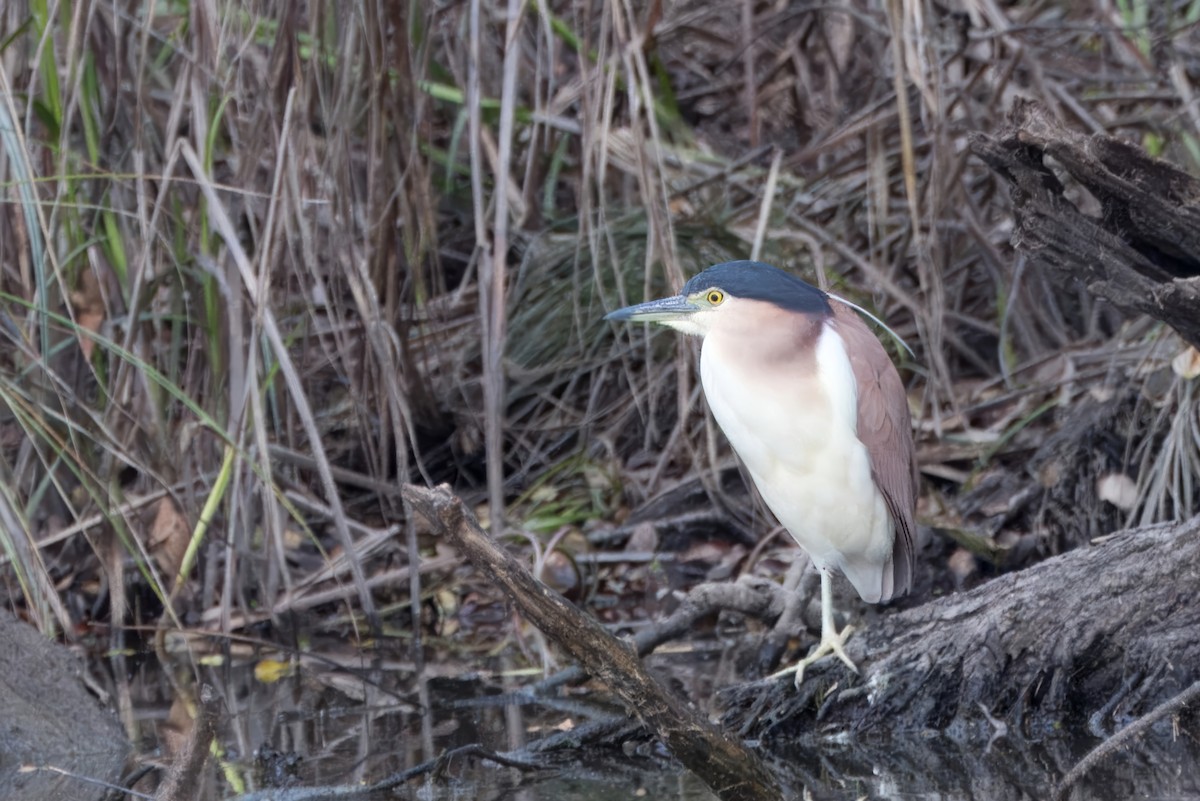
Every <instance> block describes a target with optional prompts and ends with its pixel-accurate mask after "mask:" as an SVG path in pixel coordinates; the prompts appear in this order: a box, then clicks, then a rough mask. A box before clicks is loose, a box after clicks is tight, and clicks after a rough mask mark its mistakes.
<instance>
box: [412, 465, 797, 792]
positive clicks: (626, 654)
mask: <svg viewBox="0 0 1200 801" xmlns="http://www.w3.org/2000/svg"><path fill="white" fill-rule="evenodd" d="M402 494H403V496H404V500H405V502H406V503H407V504H408V505H409V506H410V507H411V509H412V510H414V511H416V512H417V513H418V514H420V515H421V516H422V517H424V518H426V519H427V520H428V521H429V522H430V523H431V524H432V525H433V527H434V530H435V531H437V532H438V533H439V534H440V535H441V536H443V537H446V538H447V539H449V540H450V541H451V542H452V543H453V544H454V545H455V547H457V548H458V549H459V550H460V551H461V552H462V554H463V556H465V557H466V558H467V559H468V560H470V562H471V563H472V564H473V565H475V567H476V568H477V569H479V570H480V571H481V572H483V573H485V574H486V575H488V576H491V577H492V579H493V580H494V581H495V582H496V583H497V584H498V585H499V586H500V587H502V588H503V589H504V591H505V592H507V593H508V595H509V597H511V598H512V599H513V601H514V602H515V603H516V605H517V607H518V608H519V609H520V610H521V613H522V614H523V615H525V617H526V618H528V619H529V621H530V622H531V623H533V624H534V625H535V626H537V627H538V628H539V629H541V631H542V632H543V633H544V634H546V636H547V637H549V638H550V639H551V640H553V641H554V642H555V643H556V644H557V645H558V646H559V647H561V648H562V649H563V650H565V651H566V652H567V653H568V654H570V655H571V657H572V658H573V659H575V660H576V661H577V662H579V664H580V665H582V666H584V667H585V669H586V670H587V671H588V672H589V673H591V674H592V675H593V676H595V677H596V678H598V679H600V680H601V681H603V682H604V683H605V684H607V685H608V686H609V688H610V689H612V691H613V692H614V693H616V694H617V695H618V696H619V697H620V698H621V700H622V701H624V702H625V704H626V707H627V708H628V710H629V711H630V712H631V713H632V714H634V715H636V716H637V717H638V718H640V719H641V720H642V721H643V722H644V723H645V724H646V725H647V726H648V727H649V728H650V729H651V730H653V731H654V732H655V733H656V734H657V735H658V736H659V737H660V738H662V740H663V742H664V743H665V744H666V746H667V748H668V749H669V750H670V752H671V754H672V755H673V756H674V757H675V758H676V759H678V760H679V762H680V763H681V764H683V765H684V766H685V767H686V768H688V769H689V770H691V771H692V772H694V773H695V774H696V775H697V776H698V777H700V779H701V780H703V781H704V783H705V784H707V785H708V786H709V787H710V788H711V789H712V790H713V792H715V793H716V794H717V795H718V796H719V797H721V798H722V799H730V800H731V801H766V799H771V800H772V801H774V800H775V799H778V798H780V797H781V795H782V794H781V791H780V789H779V785H778V783H777V782H776V780H775V778H774V776H773V775H772V774H771V773H770V772H769V771H768V770H767V768H766V767H765V766H764V765H763V764H762V762H761V761H760V760H759V758H758V757H757V755H755V754H754V753H753V752H752V751H750V750H749V749H747V748H746V747H745V746H744V745H743V744H742V743H741V742H740V741H737V740H733V739H731V738H729V737H726V736H725V735H723V734H722V733H721V732H720V731H719V730H718V729H717V728H716V727H714V726H713V725H712V724H711V723H710V722H709V721H708V720H707V719H706V718H705V717H704V716H703V715H701V714H700V713H699V712H698V711H696V710H695V709H693V708H691V707H689V706H688V705H687V704H685V703H684V702H683V701H681V700H680V699H679V698H676V697H675V696H674V695H672V694H671V693H669V692H668V691H667V690H666V688H664V687H663V686H662V685H661V684H660V683H659V682H658V681H657V680H656V679H655V678H654V677H653V676H651V675H650V674H649V673H648V672H647V671H646V670H645V669H644V668H643V667H642V665H641V663H640V662H639V661H638V658H637V654H636V653H635V652H634V649H633V648H632V647H631V646H630V645H629V644H628V643H627V642H623V641H621V640H618V639H616V638H615V637H613V636H612V635H611V634H609V633H608V632H607V631H605V630H604V628H603V627H602V626H601V625H600V624H599V623H597V622H596V621H595V620H594V619H592V618H590V617H588V616H587V615H585V614H583V613H582V612H581V611H579V609H577V608H576V607H575V606H573V605H572V604H571V603H570V602H568V601H567V600H566V599H565V598H563V597H562V596H561V595H559V594H558V593H556V592H554V591H553V590H551V589H550V588H548V587H546V586H545V585H544V584H542V583H540V582H539V581H537V580H536V579H535V578H534V577H533V576H532V575H531V574H530V573H529V571H528V570H527V569H526V568H525V567H524V565H522V564H521V563H520V562H518V561H517V560H516V559H515V558H513V557H512V556H511V555H509V553H508V552H507V551H505V550H503V549H502V548H501V547H500V546H498V545H497V544H496V543H495V542H494V541H493V540H492V539H491V538H490V537H489V536H488V535H487V534H486V533H485V532H484V531H483V530H482V529H481V528H480V527H479V524H478V523H477V522H476V521H475V519H474V518H473V517H472V516H471V515H470V514H469V513H468V512H467V510H466V508H465V507H464V505H463V503H462V501H461V500H460V499H458V498H457V497H455V496H454V494H453V493H452V492H451V491H450V489H449V488H448V487H446V486H444V485H443V486H439V487H437V488H436V489H427V488H424V487H417V486H414V485H411V484H410V485H407V486H405V487H404V490H403V493H402Z"/></svg>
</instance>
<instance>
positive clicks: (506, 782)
mask: <svg viewBox="0 0 1200 801" xmlns="http://www.w3.org/2000/svg"><path fill="white" fill-rule="evenodd" d="M679 659H683V658H682V657H680V658H679ZM724 659H725V657H724V656H721V655H718V654H716V653H715V652H714V653H713V654H712V655H711V656H709V657H703V658H699V659H698V658H697V657H696V655H695V654H692V655H690V656H689V657H687V658H686V660H684V661H686V662H687V664H673V663H674V662H675V661H677V658H675V657H656V659H655V661H656V663H658V664H659V667H660V668H661V669H663V673H664V674H669V675H670V676H671V677H672V679H673V680H678V681H681V683H682V684H683V685H684V686H683V687H682V689H683V691H685V692H688V693H693V691H695V690H696V689H697V688H696V687H694V686H693V687H689V686H687V685H688V683H689V682H688V681H687V678H686V677H687V676H688V675H689V674H694V675H695V676H697V678H698V679H699V680H698V682H697V684H698V685H706V684H707V683H708V681H705V680H703V679H701V678H700V677H703V676H707V679H708V680H709V681H711V678H712V676H713V673H714V672H715V671H718V670H719V665H720V664H723V661H722V660H724ZM493 664H494V666H495V668H496V670H495V672H494V673H492V674H488V675H473V674H472V675H468V674H460V675H454V674H452V673H451V672H449V671H446V670H445V669H444V668H441V669H439V668H437V667H436V666H432V667H431V672H429V673H427V679H428V680H427V682H426V687H425V691H426V692H427V693H428V696H427V697H428V699H429V700H428V705H427V707H426V706H423V705H422V704H421V703H420V700H421V693H420V692H418V687H417V684H416V682H414V681H413V679H412V672H411V671H410V670H406V669H405V668H406V666H405V665H403V664H401V663H389V662H387V661H386V660H375V661H374V662H373V663H367V664H362V663H356V664H349V663H342V664H335V663H332V662H331V660H323V661H320V662H316V661H304V660H301V661H299V662H297V664H296V665H295V666H294V668H293V669H292V670H290V671H287V672H286V675H283V677H282V678H280V679H278V680H276V681H270V682H264V681H262V680H261V676H262V674H261V671H260V673H259V678H256V675H255V669H254V664H253V663H251V662H246V663H244V664H234V665H231V666H228V667H224V668H222V669H204V674H205V681H208V682H210V683H212V684H214V686H216V687H217V688H218V690H219V692H220V693H221V694H222V697H223V698H224V699H225V701H226V707H227V717H226V719H225V720H224V725H223V728H222V730H221V735H220V737H221V743H222V746H223V748H224V754H223V757H222V759H221V761H220V763H219V764H217V765H213V766H211V775H210V776H209V777H208V781H206V782H205V783H204V785H205V786H204V787H203V788H198V789H199V791H200V792H198V795H197V798H205V799H219V798H229V797H233V796H236V795H237V794H238V792H253V791H256V790H262V789H263V788H267V787H284V788H286V787H310V788H311V787H321V786H324V787H332V786H339V787H346V786H351V785H353V786H358V787H363V786H366V785H370V784H372V783H375V782H378V781H380V780H382V779H384V778H385V777H389V776H397V775H400V774H402V773H403V772H405V771H410V770H411V769H412V768H413V767H414V766H416V765H420V764H422V763H425V762H427V761H429V760H432V759H435V758H437V757H438V756H439V755H443V754H446V753H447V752H452V751H453V750H454V749H458V748H463V747H466V746H473V745H478V746H481V747H482V749H484V750H485V751H494V752H498V753H508V754H510V755H511V754H516V755H520V757H521V758H522V759H529V760H536V761H538V762H539V763H540V764H542V765H544V766H545V769H543V770H537V771H527V770H520V769H517V768H513V767H505V766H499V765H496V764H494V763H493V762H491V761H488V760H486V759H480V758H479V757H478V755H477V754H467V755H463V756H456V757H454V758H452V759H450V760H448V761H447V762H446V763H445V764H443V765H440V766H439V770H438V776H437V778H436V779H434V778H431V776H430V775H429V773H428V772H426V773H424V774H423V775H421V776H419V777H415V778H412V779H409V780H407V781H404V782H402V783H400V784H399V785H398V786H396V787H395V788H394V789H392V790H390V791H388V792H386V793H378V794H375V797H377V798H396V797H408V798H414V799H417V798H420V799H451V798H471V799H521V801H550V800H551V799H553V801H599V800H600V799H609V798H612V799H616V798H620V799H629V798H649V799H678V800H679V801H685V800H686V801H699V800H700V799H712V798H714V796H713V795H712V794H711V793H709V791H708V790H707V789H706V788H705V787H704V786H703V785H702V784H700V783H699V782H698V781H697V780H696V779H695V778H694V777H692V776H691V775H690V774H687V773H685V772H683V771H681V770H679V769H678V768H677V767H676V766H675V765H674V763H673V762H672V761H671V760H670V759H669V757H668V756H667V755H666V754H664V753H663V752H662V750H661V748H660V747H659V746H658V745H657V744H656V742H655V741H654V740H653V738H650V737H649V736H647V735H646V733H645V732H643V731H641V730H640V729H639V728H638V727H637V725H636V723H635V722H633V721H630V720H629V719H628V718H627V716H626V715H625V714H624V712H623V711H622V710H621V709H620V708H619V706H617V705H616V704H615V703H614V702H612V701H611V700H610V699H608V698H606V697H605V696H604V694H603V693H602V692H601V691H598V690H594V691H590V692H583V691H580V690H570V691H566V692H564V693H563V694H562V695H560V696H558V697H555V698H542V699H533V698H530V697H527V696H525V695H523V688H525V687H527V686H528V685H529V684H530V683H532V680H533V679H532V677H530V676H529V675H526V674H524V673H518V672H517V671H514V670H512V666H511V665H509V664H507V663H505V662H504V661H502V660H494V661H493ZM439 670H440V672H439ZM149 675H151V674H148V677H147V683H146V684H143V685H142V686H141V689H142V694H141V697H140V698H139V699H138V701H137V706H138V709H139V715H140V717H141V719H142V720H143V721H145V722H146V723H147V725H148V731H147V733H150V730H156V727H157V728H161V724H163V723H164V722H165V720H166V718H167V711H166V710H168V708H169V707H170V706H171V704H172V700H173V699H172V698H171V696H170V693H169V692H167V691H166V688H165V687H163V686H161V684H160V685H159V686H158V687H157V689H154V688H153V687H152V686H151V683H152V682H153V681H154V680H153V679H151V678H149ZM153 675H159V676H161V674H158V673H153ZM681 677H682V678H681ZM158 681H159V682H161V678H159V679H158ZM691 697H698V698H703V697H704V696H703V695H702V694H692V695H691ZM426 709H427V710H428V714H426ZM598 731H603V736H599V735H593V734H592V732H598ZM1196 734H1197V726H1196V719H1195V716H1194V715H1191V716H1188V717H1187V718H1186V719H1183V720H1176V721H1170V720H1168V721H1164V722H1163V724H1162V725H1161V726H1159V727H1158V728H1156V729H1154V730H1153V731H1152V733H1151V735H1150V736H1149V737H1148V738H1146V739H1144V740H1142V741H1140V742H1138V743H1137V745H1136V751H1133V752H1123V753H1119V754H1117V755H1116V756H1115V757H1114V758H1113V759H1112V760H1110V761H1109V762H1108V763H1107V764H1105V765H1102V766H1101V767H1099V768H1097V769H1096V770H1095V771H1094V772H1093V773H1092V774H1091V775H1090V776H1089V777H1088V778H1087V779H1085V780H1084V781H1083V782H1082V783H1081V784H1080V785H1079V786H1078V787H1077V788H1075V789H1074V790H1073V791H1072V793H1071V795H1069V796H1068V797H1069V798H1071V799H1074V801H1085V799H1104V801H1109V800H1110V799H1118V798H1149V799H1164V800H1165V799H1179V798H1200V772H1198V771H1197V766H1198V765H1200V744H1198V738H1197V737H1196ZM157 736H158V737H160V738H161V736H162V733H161V731H159V732H158V734H157ZM580 739H583V740H586V741H587V742H588V743H592V742H594V741H595V740H596V739H599V740H602V741H603V742H604V743H605V745H603V746H600V747H597V746H594V745H590V744H589V745H588V746H586V747H584V748H580V747H579V740H580ZM145 742H146V743H147V744H149V742H150V741H148V740H147V741H145ZM1097 742H1098V741H1097V740H1096V739H1094V738H1092V737H1090V736H1075V737H1071V736H1066V735H1065V734H1062V735H1058V736H1054V737H1047V738H1043V739H1041V740H1039V741H1036V742H1030V741H1027V740H1024V739H1022V738H1020V737H1017V736H1015V735H1013V734H1011V733H1007V734H1004V735H1003V736H1000V737H998V738H995V739H993V741H992V742H990V743H989V742H988V741H987V737H986V736H985V737H984V738H983V739H978V738H976V737H970V738H967V739H966V740H962V741H959V740H955V739H954V738H952V737H949V736H947V735H944V734H937V735H933V734H925V733H914V734H911V735H907V736H904V737H890V738H884V737H879V736H869V737H860V738H856V739H855V738H848V737H833V738H824V739H821V740H811V741H809V740H794V741H780V740H777V741H772V742H767V743H763V744H761V747H762V748H763V750H764V752H765V753H766V754H768V757H769V760H770V762H771V764H772V767H773V768H774V769H775V770H776V771H777V772H778V774H779V775H780V776H781V777H783V781H784V782H785V784H786V786H788V787H789V788H790V791H791V794H792V795H793V796H794V797H796V798H813V799H830V800H833V799H837V801H843V800H844V801H853V800H856V799H860V798H864V797H866V798H903V799H913V798H938V799H964V800H971V799H978V801H1009V800H1010V799H1011V800H1012V801H1024V799H1043V798H1048V797H1050V795H1051V792H1052V790H1053V787H1054V784H1055V782H1057V781H1058V780H1059V779H1060V778H1061V777H1062V776H1063V775H1064V774H1065V773H1066V772H1067V771H1068V770H1070V768H1071V767H1073V766H1074V765H1075V764H1076V763H1077V762H1078V760H1079V759H1080V758H1081V757H1082V756H1083V755H1084V754H1085V753H1086V752H1087V751H1088V750H1089V749H1091V748H1092V747H1094V746H1095V744H1096V743H1097ZM541 744H551V745H553V746H554V747H553V748H551V749H550V750H544V751H539V750H537V748H538V746H539V745H541ZM360 797H361V796H360Z"/></svg>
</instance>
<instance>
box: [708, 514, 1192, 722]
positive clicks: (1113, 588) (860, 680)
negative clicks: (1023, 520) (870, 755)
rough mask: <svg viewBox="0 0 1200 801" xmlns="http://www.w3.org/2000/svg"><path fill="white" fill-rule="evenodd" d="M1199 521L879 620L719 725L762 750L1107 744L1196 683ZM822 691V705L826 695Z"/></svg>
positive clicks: (1127, 538)
mask: <svg viewBox="0 0 1200 801" xmlns="http://www.w3.org/2000/svg"><path fill="white" fill-rule="evenodd" d="M1197 598H1200V518H1196V519H1194V520H1191V521H1190V522H1188V523H1185V524H1181V525H1165V526H1155V527H1149V528H1145V529H1138V530H1133V531H1126V532H1122V533H1120V534H1115V535H1112V536H1111V537H1110V538H1107V539H1105V540H1104V541H1103V542H1102V543H1098V544H1095V545H1093V546H1090V547H1084V548H1079V549H1076V550H1074V551H1071V552H1069V553H1066V554H1063V555H1061V556H1058V557H1055V558H1053V559H1049V560H1047V561H1045V562H1042V563H1041V564H1038V565H1035V566H1034V567H1031V568H1028V569H1026V570H1022V571H1020V572H1017V573H1012V574H1009V575H1005V576H1001V577H999V578H997V579H995V580H993V581H990V582H988V583H987V584H984V585H982V586H980V587H978V588H976V589H974V590H972V591H970V592H966V593H961V594H956V595H950V596H946V597H943V598H937V599H934V600H931V601H929V602H928V603H926V604H923V605H922V606H919V607H916V608H913V609H909V610H906V611H903V612H898V613H895V614H890V615H884V616H882V617H881V618H880V619H879V620H878V622H876V623H875V624H873V625H872V626H871V627H870V628H868V629H867V630H866V631H865V632H864V633H862V634H859V635H857V636H855V637H854V638H852V639H851V640H850V642H849V644H848V647H847V651H848V652H849V654H850V657H851V658H852V659H854V661H855V662H857V663H858V665H859V667H860V669H861V670H862V675H861V676H860V677H855V676H853V675H852V674H850V673H848V672H847V671H846V670H845V668H844V667H842V666H841V665H840V664H839V663H834V662H833V661H832V660H827V661H825V662H822V663H818V664H817V665H814V666H813V667H812V668H810V673H809V676H808V677H807V678H806V679H805V684H804V686H803V688H801V690H800V691H799V692H795V693H783V692H779V691H778V688H777V687H775V686H773V685H772V684H770V683H766V682H759V683H752V684H746V685H740V686H737V687H733V688H730V689H729V690H727V691H725V692H724V693H723V700H724V701H725V703H726V704H727V710H726V713H725V720H724V722H725V724H726V726H727V727H728V728H730V729H731V730H734V731H738V732H739V733H740V734H742V735H743V736H749V737H757V738H763V739H766V740H770V739H772V738H779V737H796V736H806V737H807V736H814V735H815V736H820V735H822V734H828V733H831V732H840V733H844V732H846V731H853V732H857V733H865V732H869V731H872V730H874V731H876V732H885V731H886V732H892V731H895V730H903V731H908V732H913V731H921V730H925V731H936V732H944V733H946V734H948V735H949V736H951V737H952V738H954V739H957V740H963V741H973V742H980V743H986V742H987V741H988V738H989V736H990V734H991V733H992V732H993V730H994V727H995V726H997V725H1004V726H1006V727H1007V728H1008V729H1009V730H1010V731H1013V732H1015V733H1019V734H1023V735H1027V736H1034V737H1037V736H1041V735H1044V734H1046V733H1048V732H1051V731H1054V730H1057V729H1059V728H1060V727H1062V726H1063V725H1066V726H1069V727H1073V728H1075V729H1077V730H1088V729H1089V728H1090V729H1091V730H1092V731H1099V732H1101V733H1102V732H1104V731H1105V730H1107V729H1108V728H1109V727H1110V725H1111V724H1110V720H1111V721H1118V722H1119V721H1121V720H1124V719H1127V718H1132V717H1136V716H1138V715H1141V714H1144V713H1146V712H1148V711H1150V710H1151V709H1152V708H1153V707H1155V706H1156V705H1157V704H1159V703H1161V702H1163V701H1166V700H1168V699H1170V698H1172V697H1173V696H1175V695H1176V694H1178V693H1179V692H1180V691H1182V690H1183V689H1184V688H1186V687H1188V686H1190V685H1191V684H1192V683H1193V682H1195V681H1196V680H1197V679H1200V603H1197V602H1196V599H1197ZM831 689H832V692H830V691H831Z"/></svg>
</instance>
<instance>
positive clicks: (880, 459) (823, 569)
mask: <svg viewBox="0 0 1200 801" xmlns="http://www.w3.org/2000/svg"><path fill="white" fill-rule="evenodd" d="M860 311H863V310H862V309H860V308H859V307H857V306H855V305H854V304H852V303H850V302H849V301H846V300H843V299H841V298H838V297H837V296H835V295H831V294H829V293H827V292H824V291H822V290H820V289H818V288H817V287H814V286H812V285H811V284H808V283H806V282H805V281H802V280H801V279H799V278H797V277H795V276H793V275H791V274H790V273H788V272H785V271H784V270H781V269H779V268H777V267H773V266H771V265H768V264H763V263H761V262H757V261H730V262H725V263H723V264H717V265H715V266H713V267H709V268H708V269H706V270H704V271H703V272H700V273H699V274H697V275H695V276H694V277H692V278H691V279H690V280H688V282H687V283H686V284H685V285H684V287H683V290H682V292H680V293H679V294H678V295H675V296H672V297H666V298H661V299H659V300H651V301H648V302H646V303H641V304H638V305H635V306H627V307H625V308H621V309H617V310H616V311H613V312H610V313H608V314H607V315H605V319H606V320H611V321H628V322H652V323H660V324H662V325H665V326H669V327H670V328H673V329H675V330H676V331H679V332H681V333H683V334H688V335H692V336H698V337H701V338H702V340H703V341H702V343H701V347H700V382H701V385H702V386H703V388H704V396H705V398H706V399H707V402H708V406H709V409H710V410H711V411H712V415H713V417H714V418H715V419H716V421H717V424H718V425H719V426H720V428H721V430H722V431H723V432H724V434H725V436H726V438H727V439H728V440H729V443H730V445H732V447H733V450H734V452H735V453H736V454H737V456H738V458H739V459H740V460H741V462H742V464H743V465H744V466H745V468H746V470H747V471H748V472H749V474H750V477H751V480H752V481H753V482H754V486H755V487H757V489H758V492H759V494H760V495H761V496H762V499H763V501H764V502H765V503H766V505H767V507H768V508H769V509H770V510H771V512H772V513H773V514H774V515H775V517H776V518H778V520H779V522H780V524H782V525H783V527H784V528H785V529H787V531H788V533H789V534H791V536H792V538H793V539H795V541H796V542H797V543H798V544H799V545H800V547H801V548H803V549H804V550H805V551H806V552H807V553H808V555H809V557H810V558H811V559H812V561H813V563H814V564H815V565H816V567H817V568H818V569H819V571H820V575H821V640H820V642H819V643H818V644H817V645H816V647H815V648H814V649H813V650H812V651H811V652H810V653H809V654H808V656H806V657H805V658H804V659H801V660H800V661H799V663H798V664H796V665H795V666H794V667H791V668H787V669H785V670H782V671H780V672H779V673H777V674H775V676H782V675H786V674H788V673H792V672H794V673H795V678H794V682H795V685H796V686H797V687H799V686H800V685H801V683H802V681H803V677H804V670H805V668H806V667H807V666H809V665H811V664H813V663H814V662H816V661H817V660H818V659H822V658H824V657H826V656H829V655H834V656H837V657H838V658H839V659H841V660H842V662H844V663H845V664H846V665H847V666H848V667H849V668H850V669H851V670H852V671H854V672H857V671H858V668H857V666H856V665H855V664H854V662H853V661H851V659H850V658H849V657H848V656H847V655H846V651H845V647H844V646H845V643H846V640H847V638H848V637H849V635H850V633H851V631H852V627H851V626H847V627H846V628H845V629H843V630H842V631H840V632H839V631H838V630H837V628H836V627H835V625H834V620H833V576H834V573H835V571H837V572H841V573H842V574H844V575H845V576H846V578H847V579H849V581H850V583H851V584H852V585H853V586H854V589H855V590H857V591H858V594H859V595H860V596H861V597H862V599H863V600H864V601H867V602H869V603H879V602H883V601H888V600H891V599H893V598H896V597H898V596H901V595H904V594H906V593H907V592H908V591H909V590H910V589H911V587H912V581H913V562H914V555H915V548H914V536H915V534H916V523H915V507H916V498H917V489H918V472H917V461H916V454H915V448H914V445H913V438H912V424H911V415H910V412H909V408H908V397H907V393H906V391H905V387H904V383H903V381H902V380H901V379H900V374H899V373H898V372H897V371H896V367H895V365H894V364H893V363H892V360H891V358H890V357H889V356H888V354H887V351H886V350H885V349H884V347H883V345H882V343H881V342H880V341H879V339H878V338H877V337H876V336H875V334H874V333H872V331H871V329H870V328H868V326H867V324H866V323H865V322H864V321H863V319H862V317H860V316H859V314H858V312H860ZM864 313H865V312H864ZM876 322H879V321H878V320H876ZM880 325H882V323H880ZM884 328H886V326H884ZM888 331H889V333H890V329H888Z"/></svg>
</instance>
